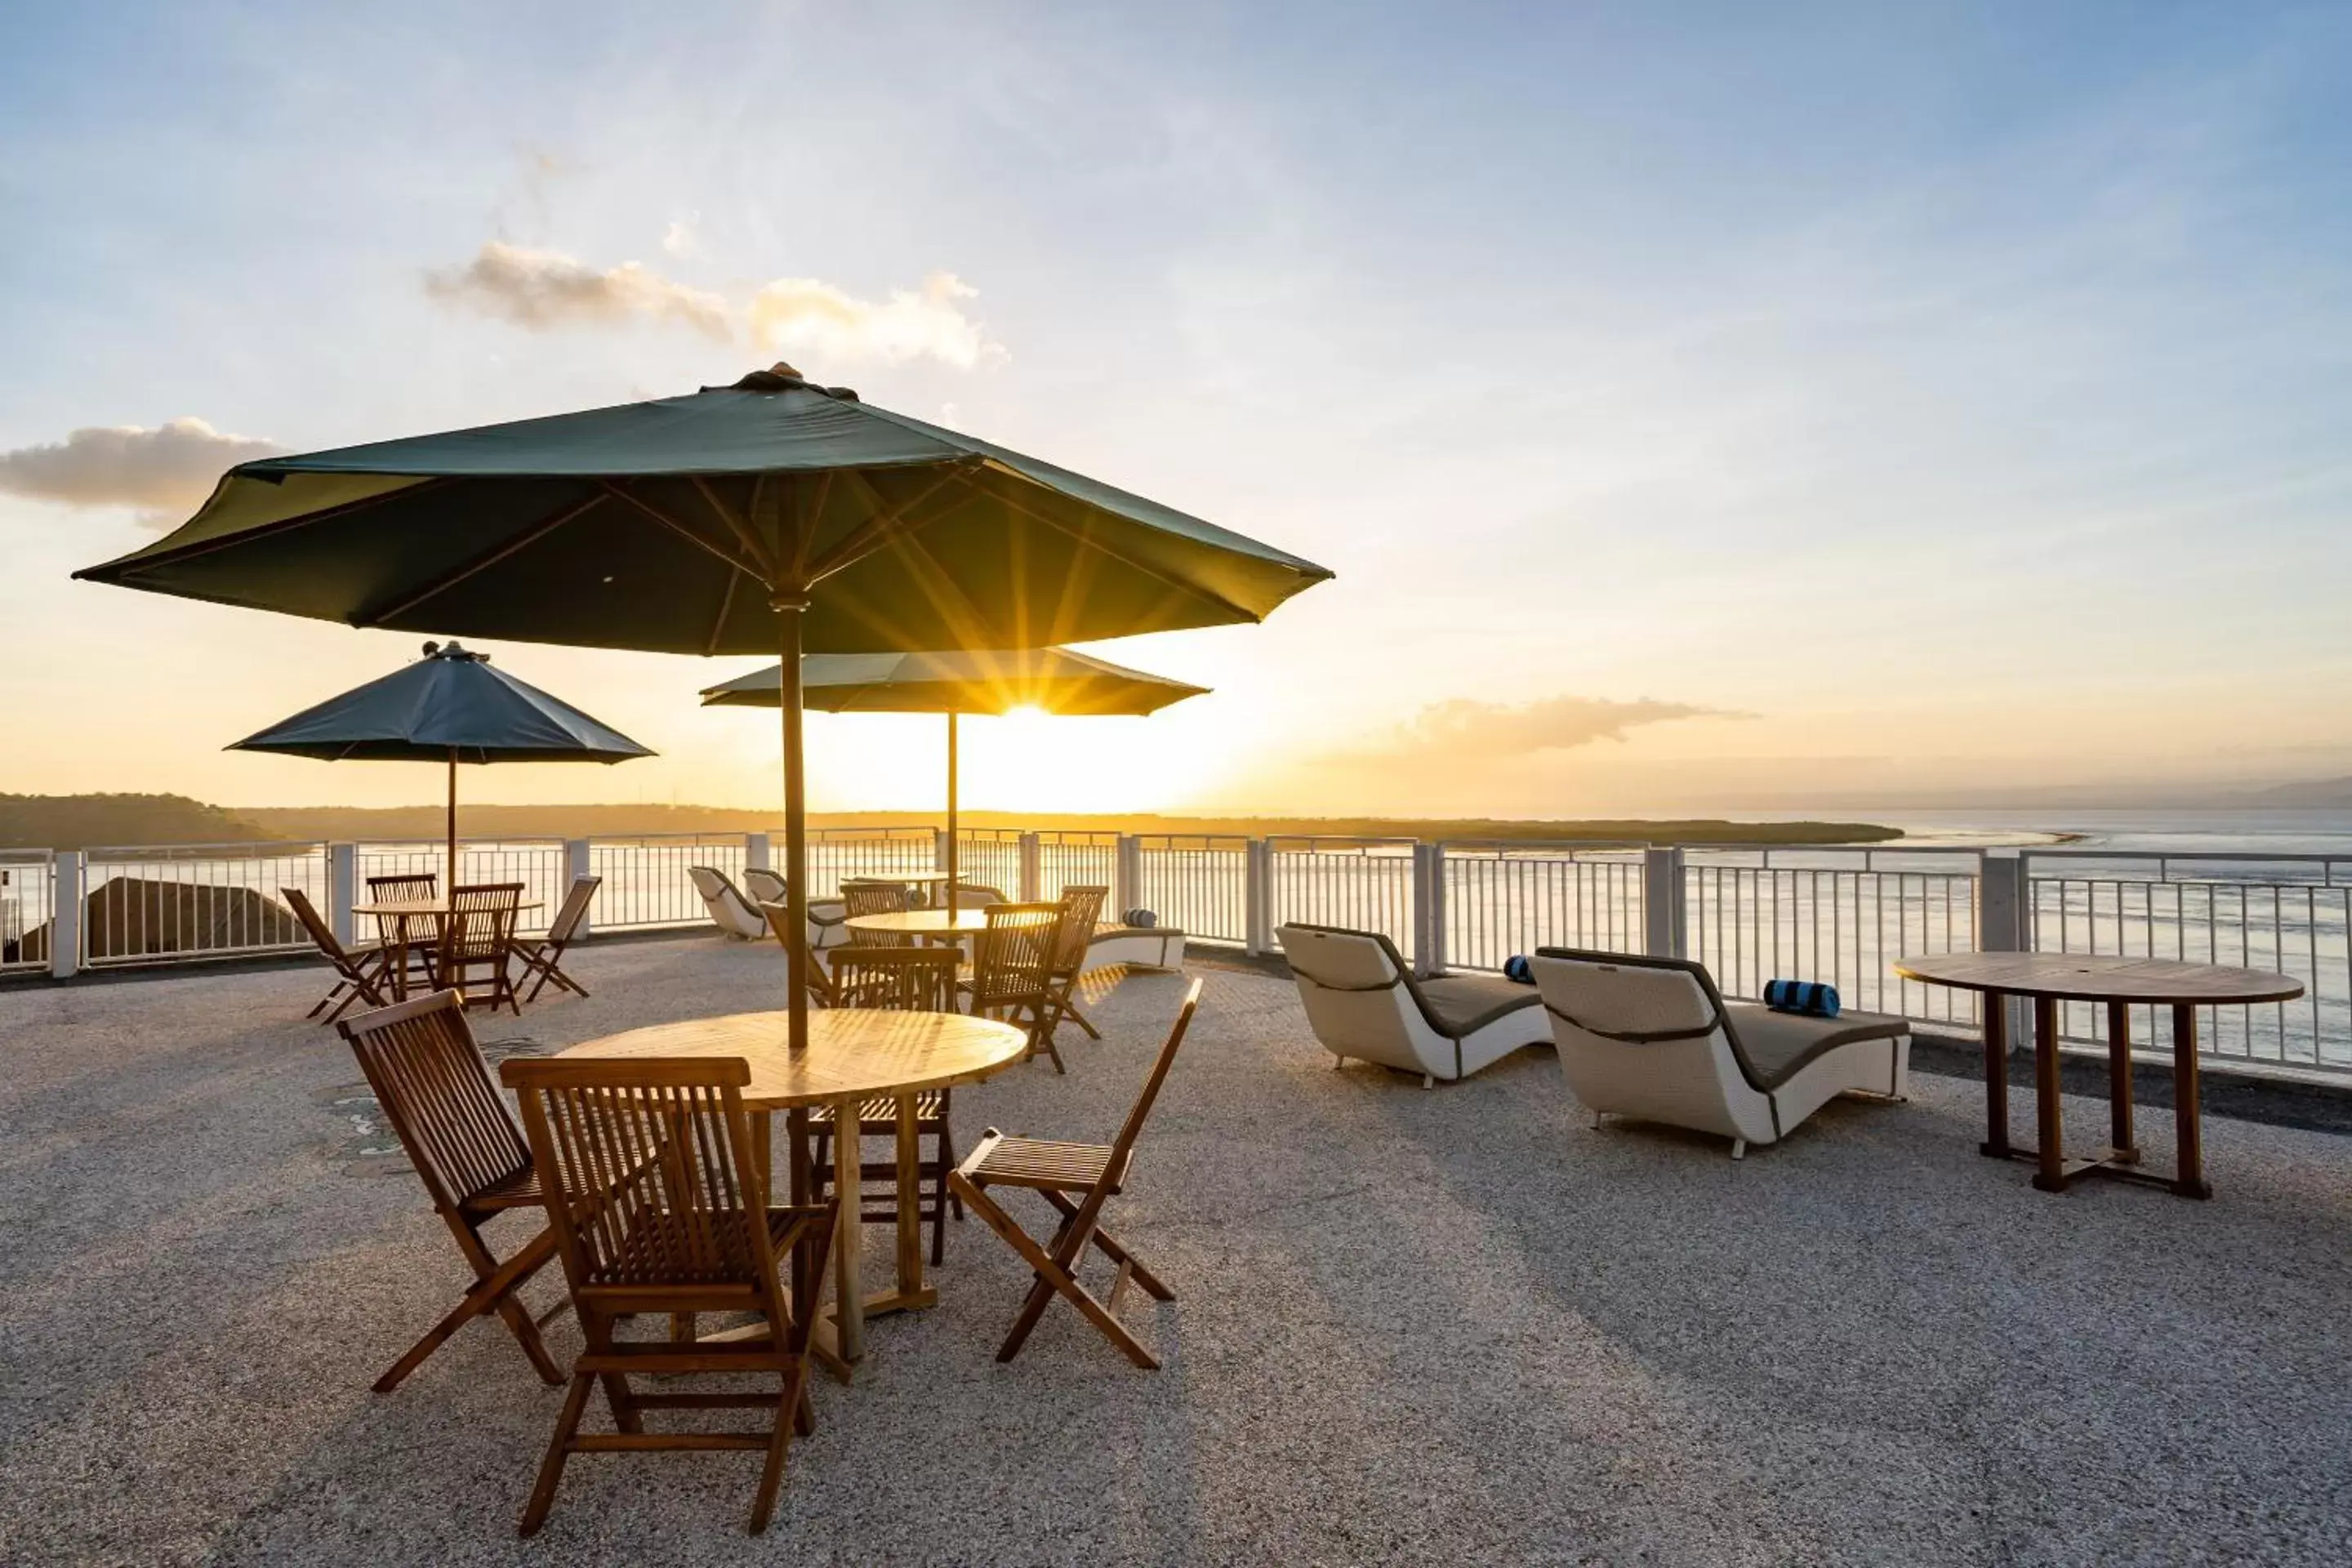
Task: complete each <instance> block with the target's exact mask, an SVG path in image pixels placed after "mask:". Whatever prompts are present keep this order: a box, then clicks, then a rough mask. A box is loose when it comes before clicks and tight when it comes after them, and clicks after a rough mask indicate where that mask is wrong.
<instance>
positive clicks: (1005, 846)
mask: <svg viewBox="0 0 2352 1568" xmlns="http://www.w3.org/2000/svg"><path fill="white" fill-rule="evenodd" d="M956 879H957V880H958V881H961V882H964V883H967V884H975V885H977V886H980V887H982V888H994V889H996V890H997V891H998V892H1000V893H1003V895H1004V896H1005V897H1006V898H1008V899H1018V898H1020V897H1021V834H1020V832H1019V830H1018V829H1015V828H1010V827H967V828H964V829H962V830H961V832H959V833H958V834H957V835H956Z"/></svg>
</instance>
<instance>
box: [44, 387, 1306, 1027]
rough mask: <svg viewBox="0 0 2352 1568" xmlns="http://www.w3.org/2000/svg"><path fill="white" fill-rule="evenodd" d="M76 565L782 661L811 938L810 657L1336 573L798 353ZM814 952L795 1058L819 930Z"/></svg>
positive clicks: (1006, 643)
mask: <svg viewBox="0 0 2352 1568" xmlns="http://www.w3.org/2000/svg"><path fill="white" fill-rule="evenodd" d="M77 575H78V576H80V577H84V578H87V579H89V580H91V581H95V582H101V583H112V584H120V585H121V586H124V587H131V588H142V589H146V590H148V591H150V592H152V593H161V594H174V595H180V596H182V597H185V598H194V599H209V600H213V601H215V602H217V603H221V604H228V605H247V606H251V607H254V608H258V609H268V610H277V611H279V612H282V613H285V614H289V615H298V616H311V617H314V618H317V619H321V620H336V621H342V622H344V623H345V624H347V625H350V626H390V627H394V628H399V629H403V630H415V631H421V632H438V633H451V634H458V635H463V636H468V637H507V638H513V639H517V640H520V641H526V642H552V643H567V644H574V645H580V646H585V647H623V648H635V649H642V650H646V651H650V652H656V653H689V654H702V655H711V654H742V653H775V654H778V655H780V656H781V657H782V665H783V668H784V671H785V674H784V677H783V685H782V698H781V700H782V724H783V753H784V837H785V845H786V850H785V858H786V874H787V877H788V879H789V897H790V899H791V901H792V903H793V917H792V919H793V925H792V926H791V927H789V928H788V929H795V930H796V929H798V922H799V921H802V920H803V919H804V918H805V911H804V908H803V906H804V903H805V900H806V898H807V892H808V876H807V869H808V858H807V844H808V821H807V813H806V811H805V809H804V792H803V776H802V765H801V692H800V689H799V688H800V668H801V656H802V655H803V653H804V652H817V653H896V652H907V651H911V650H915V649H920V648H1022V647H1048V646H1051V645H1053V644H1055V643H1063V642H1086V641H1093V640H1097V639H1099V638H1104V637H1126V636H1129V635H1131V634H1133V633H1137V632H1151V631H1169V630H1176V629H1180V628H1183V627H1189V626H1223V625H1230V624H1233V623H1235V622H1243V621H1255V620H1259V619H1262V618H1263V617H1264V616H1265V615H1266V614H1267V613H1268V612H1270V611H1272V610H1273V609H1274V608H1275V607H1276V605H1280V604H1281V603H1282V602H1283V601H1284V600H1285V599H1287V598H1289V597H1290V596H1291V595H1294V594H1296V593H1298V592H1299V591H1300V590H1302V589H1305V588H1308V587H1311V586H1313V585H1314V584H1317V583H1319V582H1322V581H1323V580H1324V579H1326V578H1328V576H1329V575H1330V574H1329V573H1328V571H1326V570H1325V569H1324V568H1322V567H1320V566H1318V565H1315V564H1314V563H1311V562H1307V561H1303V560H1300V559H1299V558H1298V557H1297V556H1295V555H1289V554H1286V553H1284V552H1281V551H1279V550H1276V549H1273V548H1271V547H1269V546H1267V545H1264V544H1260V543H1257V542H1255V541H1253V540H1249V539H1244V538H1243V537H1242V536H1241V535H1239V534H1236V533H1230V532H1227V531H1225V530H1223V529H1222V528H1218V527H1216V526H1214V525H1213V524H1211V523H1207V522H1203V521H1201V520H1200V519H1198V518H1194V517H1189V516H1187V515H1185V514H1184V513H1182V512H1180V511H1175V510H1171V509H1170V508H1167V507H1164V506H1160V505H1159V504H1158V503H1157V502H1154V501H1150V500H1144V499H1143V498H1142V497H1140V496H1137V495H1131V494H1129V493H1128V492H1127V491H1125V490H1121V489H1114V488H1112V487H1111V486H1109V485H1106V484H1102V483H1100V482H1098V481H1097V480H1094V479H1087V478H1085V477H1084V476H1082V475H1079V474H1074V473H1072V472H1070V471H1069V470H1067V469H1066V468H1055V467H1054V466H1053V465H1052V464H1049V463H1043V462H1040V461H1038V460H1037V459H1036V458H1028V457H1024V456H1023V455H1022V454H1020V453H1018V452H1014V451H1010V450H1008V449H1006V448H1005V447H998V446H995V445H993V444H992V443H990V442H986V441H982V440H978V439H976V438H974V437H970V436H963V435H959V434H957V433H956V432H954V431H951V430H945V429H942V428H940V426H935V425H929V424H925V423H924V422H923V421H921V420H919V419H910V418H908V417H907V416H904V415H900V414H893V413H890V412H888V411H887V410H885V409H881V408H877V407H875V406H874V405H871V404H867V403H863V402H860V401H859V400H858V397H857V395H856V393H853V392H849V391H847V390H845V389H843V388H839V387H824V386H818V385H815V384H812V383H810V382H808V381H806V380H803V378H802V377H801V375H800V374H799V373H798V372H796V371H794V370H793V369H792V367H791V366H789V365H778V366H775V367H774V368H773V369H771V370H766V371H759V372H754V373H753V374H751V375H747V376H745V377H744V378H743V379H742V380H740V381H739V382H737V383H735V384H733V385H731V386H724V387H710V388H705V389H704V390H703V391H701V392H698V393H696V394H693V395H689V396H683V397H666V398H659V399H656V400H655V401H653V402H649V403H633V404H626V405H621V406H618V407H613V408H599V409H592V410H589V411H586V412H584V413H579V414H565V415H557V416H551V417H549V418H543V419H526V420H520V421H518V422H516V423H513V424H509V425H491V426H482V427H480V428H478V429H471V430H458V431H453V432H449V433H446V434H441V435H433V436H419V437H411V438H408V439H405V440H397V441H384V442H379V443H376V444H374V445H372V446H365V447H343V448H341V449H339V450H335V451H329V452H314V453H310V454H308V455H304V456H298V457H289V458H264V459H262V460H260V461H257V462H252V463H245V464H241V465H239V466H238V467H237V468H233V469H231V470H230V471H229V472H228V474H227V475H226V477H224V478H223V479H222V480H221V483H220V486H219V488H218V489H215V490H214V492H213V495H212V499H211V500H207V501H206V502H205V505H204V508H203V509H202V510H200V511H198V512H197V513H196V515H195V516H194V518H192V519H190V520H189V521H187V522H185V523H184V524H182V525H181V526H180V527H179V528H178V529H177V530H175V531H173V532H172V533H170V534H168V535H166V536H165V537H163V538H162V539H159V540H157V541H156V542H153V543H152V544H150V545H148V546H147V547H146V548H144V549H142V550H138V551H134V552H131V554H129V555H125V556H122V557H121V558H120V559H118V560H114V561H110V562H108V563H105V564H103V565H100V566H94V567H90V568H88V569H87V570H85V571H83V572H81V573H79V574H77ZM790 963H791V978H790V984H788V986H787V988H786V992H787V999H788V1000H787V1005H788V1006H789V1007H790V1010H791V1014H792V1026H791V1044H792V1045H793V1047H796V1048H798V1047H804V1046H805V1043H806V1041H807V1038H808V1020H807V1016H806V1012H805V1009H806V1005H807V1003H806V994H807V992H806V981H807V976H806V974H805V973H804V966H805V958H804V956H803V953H802V952H800V950H799V947H798V945H797V944H795V946H794V948H793V951H792V953H791V957H790Z"/></svg>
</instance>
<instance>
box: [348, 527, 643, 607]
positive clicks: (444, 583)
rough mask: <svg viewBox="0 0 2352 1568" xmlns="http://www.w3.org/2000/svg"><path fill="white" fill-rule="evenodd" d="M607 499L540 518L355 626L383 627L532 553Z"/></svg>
mask: <svg viewBox="0 0 2352 1568" xmlns="http://www.w3.org/2000/svg"><path fill="white" fill-rule="evenodd" d="M602 500H604V497H603V496H601V495H593V496H590V497H589V498H588V499H587V500H583V501H582V502H580V503H579V504H578V505H576V506H570V507H566V508H564V510H562V511H560V512H557V513H556V514H555V515H554V516H552V517H548V518H541V520H540V521H538V522H536V523H533V524H532V525H531V526H530V527H529V528H527V529H525V530H523V531H522V532H520V533H519V534H517V535H515V536H514V537H513V538H512V539H509V540H507V541H505V542H503V543H500V544H499V545H498V546H497V547H496V548H495V549H491V550H486V551H484V552H482V553H481V554H479V555H477V556H475V557H474V558H473V559H472V560H470V561H468V562H467V563H465V564H464V565H462V566H459V567H457V568H456V569H455V570H454V571H449V572H445V573H443V574H441V575H440V576H438V577H436V578H435V579H433V581H431V582H430V583H427V584H425V586H423V587H422V588H419V589H417V590H416V591H415V593H413V594H411V595H408V596H407V597H406V598H404V599H399V600H395V601H394V603H392V604H391V605H386V606H385V607H384V608H383V609H381V610H371V611H369V612H368V613H367V614H365V615H363V616H360V617H358V618H357V619H355V620H353V621H352V625H353V626H362V627H364V626H382V625H383V623H384V622H386V621H388V620H390V619H392V617H393V616H404V615H406V614H407V613H408V612H409V611H411V610H413V609H415V608H416V606H417V605H421V604H423V603H425V601H426V600H427V599H431V598H436V597H437V596H439V595H442V594H446V593H447V592H448V591H449V590H450V589H452V588H454V587H456V586H457V584H460V583H463V582H465V581H466V580H467V578H469V577H472V576H475V575H476V574H479V573H483V572H487V571H488V570H489V569H490V568H491V567H493V566H495V565H497V564H498V563H499V562H501V561H504V560H505V559H507V557H509V556H510V555H513V554H516V553H517V552H520V551H524V550H528V549H530V547H531V546H532V545H534V544H536V543H538V542H540V541H541V540H542V539H544V538H546V537H547V536H548V535H549V534H551V533H553V532H554V531H556V530H557V529H559V528H562V526H563V525H564V524H565V523H567V522H570V521H572V519H573V518H575V517H578V516H579V515H580V514H581V513H582V512H583V511H586V510H588V509H589V508H590V507H593V506H595V505H596V504H598V503H599V502H601V501H602Z"/></svg>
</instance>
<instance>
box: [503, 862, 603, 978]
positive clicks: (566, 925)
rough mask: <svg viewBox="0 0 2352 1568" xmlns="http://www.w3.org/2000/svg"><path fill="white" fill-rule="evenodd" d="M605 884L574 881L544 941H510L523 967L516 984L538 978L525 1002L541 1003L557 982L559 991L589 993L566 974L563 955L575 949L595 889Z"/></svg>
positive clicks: (521, 938) (593, 880) (599, 879)
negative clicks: (542, 995) (575, 940)
mask: <svg viewBox="0 0 2352 1568" xmlns="http://www.w3.org/2000/svg"><path fill="white" fill-rule="evenodd" d="M603 886H604V878H602V877H574V878H572V889H571V891H569V892H567V893H565V894H564V895H563V905H562V908H561V909H559V910H556V911H555V921H554V923H553V924H551V925H550V926H549V927H548V928H547V936H546V938H545V939H544V940H543V941H540V942H533V941H531V940H530V938H529V937H525V936H515V937H512V938H510V939H509V940H510V942H512V944H513V947H514V955H515V957H516V959H517V960H518V961H520V963H521V964H522V974H521V975H520V976H519V977H518V978H517V979H516V981H515V984H516V985H517V986H520V985H521V984H522V983H523V981H524V980H526V979H529V978H530V976H532V975H537V976H538V977H539V978H538V979H537V980H536V981H534V982H533V983H532V985H531V988H530V994H528V995H526V996H525V997H523V1000H524V1001H526V1002H536V1001H538V1000H539V994H540V993H541V991H542V990H544V989H546V987H547V983H548V982H549V981H551V980H552V981H553V982H555V984H556V986H557V988H558V989H560V990H563V991H569V992H571V993H572V994H573V995H574V996H585V995H587V994H588V987H586V986H585V985H583V984H580V982H578V981H577V980H574V979H572V976H570V975H569V974H566V973H563V954H564V952H566V951H567V950H568V949H569V948H570V947H571V946H572V939H573V938H575V937H577V936H578V935H579V934H580V928H581V927H582V926H583V924H585V923H586V922H587V920H588V906H589V904H590V903H592V902H593V901H594V900H595V897H596V889H599V888H601V887H603Z"/></svg>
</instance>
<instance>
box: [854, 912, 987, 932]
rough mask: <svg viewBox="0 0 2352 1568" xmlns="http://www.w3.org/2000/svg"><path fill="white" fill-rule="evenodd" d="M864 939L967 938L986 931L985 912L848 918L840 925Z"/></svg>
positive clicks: (908, 913)
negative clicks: (857, 933)
mask: <svg viewBox="0 0 2352 1568" xmlns="http://www.w3.org/2000/svg"><path fill="white" fill-rule="evenodd" d="M843 923H844V924H845V925H847V926H848V927H849V929H850V930H851V931H864V932H865V933H866V935H868V936H971V934H973V933H974V932H976V931H986V930H987V929H988V911H987V910H956V911H955V912H954V913H953V914H950V913H949V912H948V911H947V910H905V911H903V912H901V913H898V914H890V915H852V916H850V917H849V919H848V920H847V921H844V922H843Z"/></svg>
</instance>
